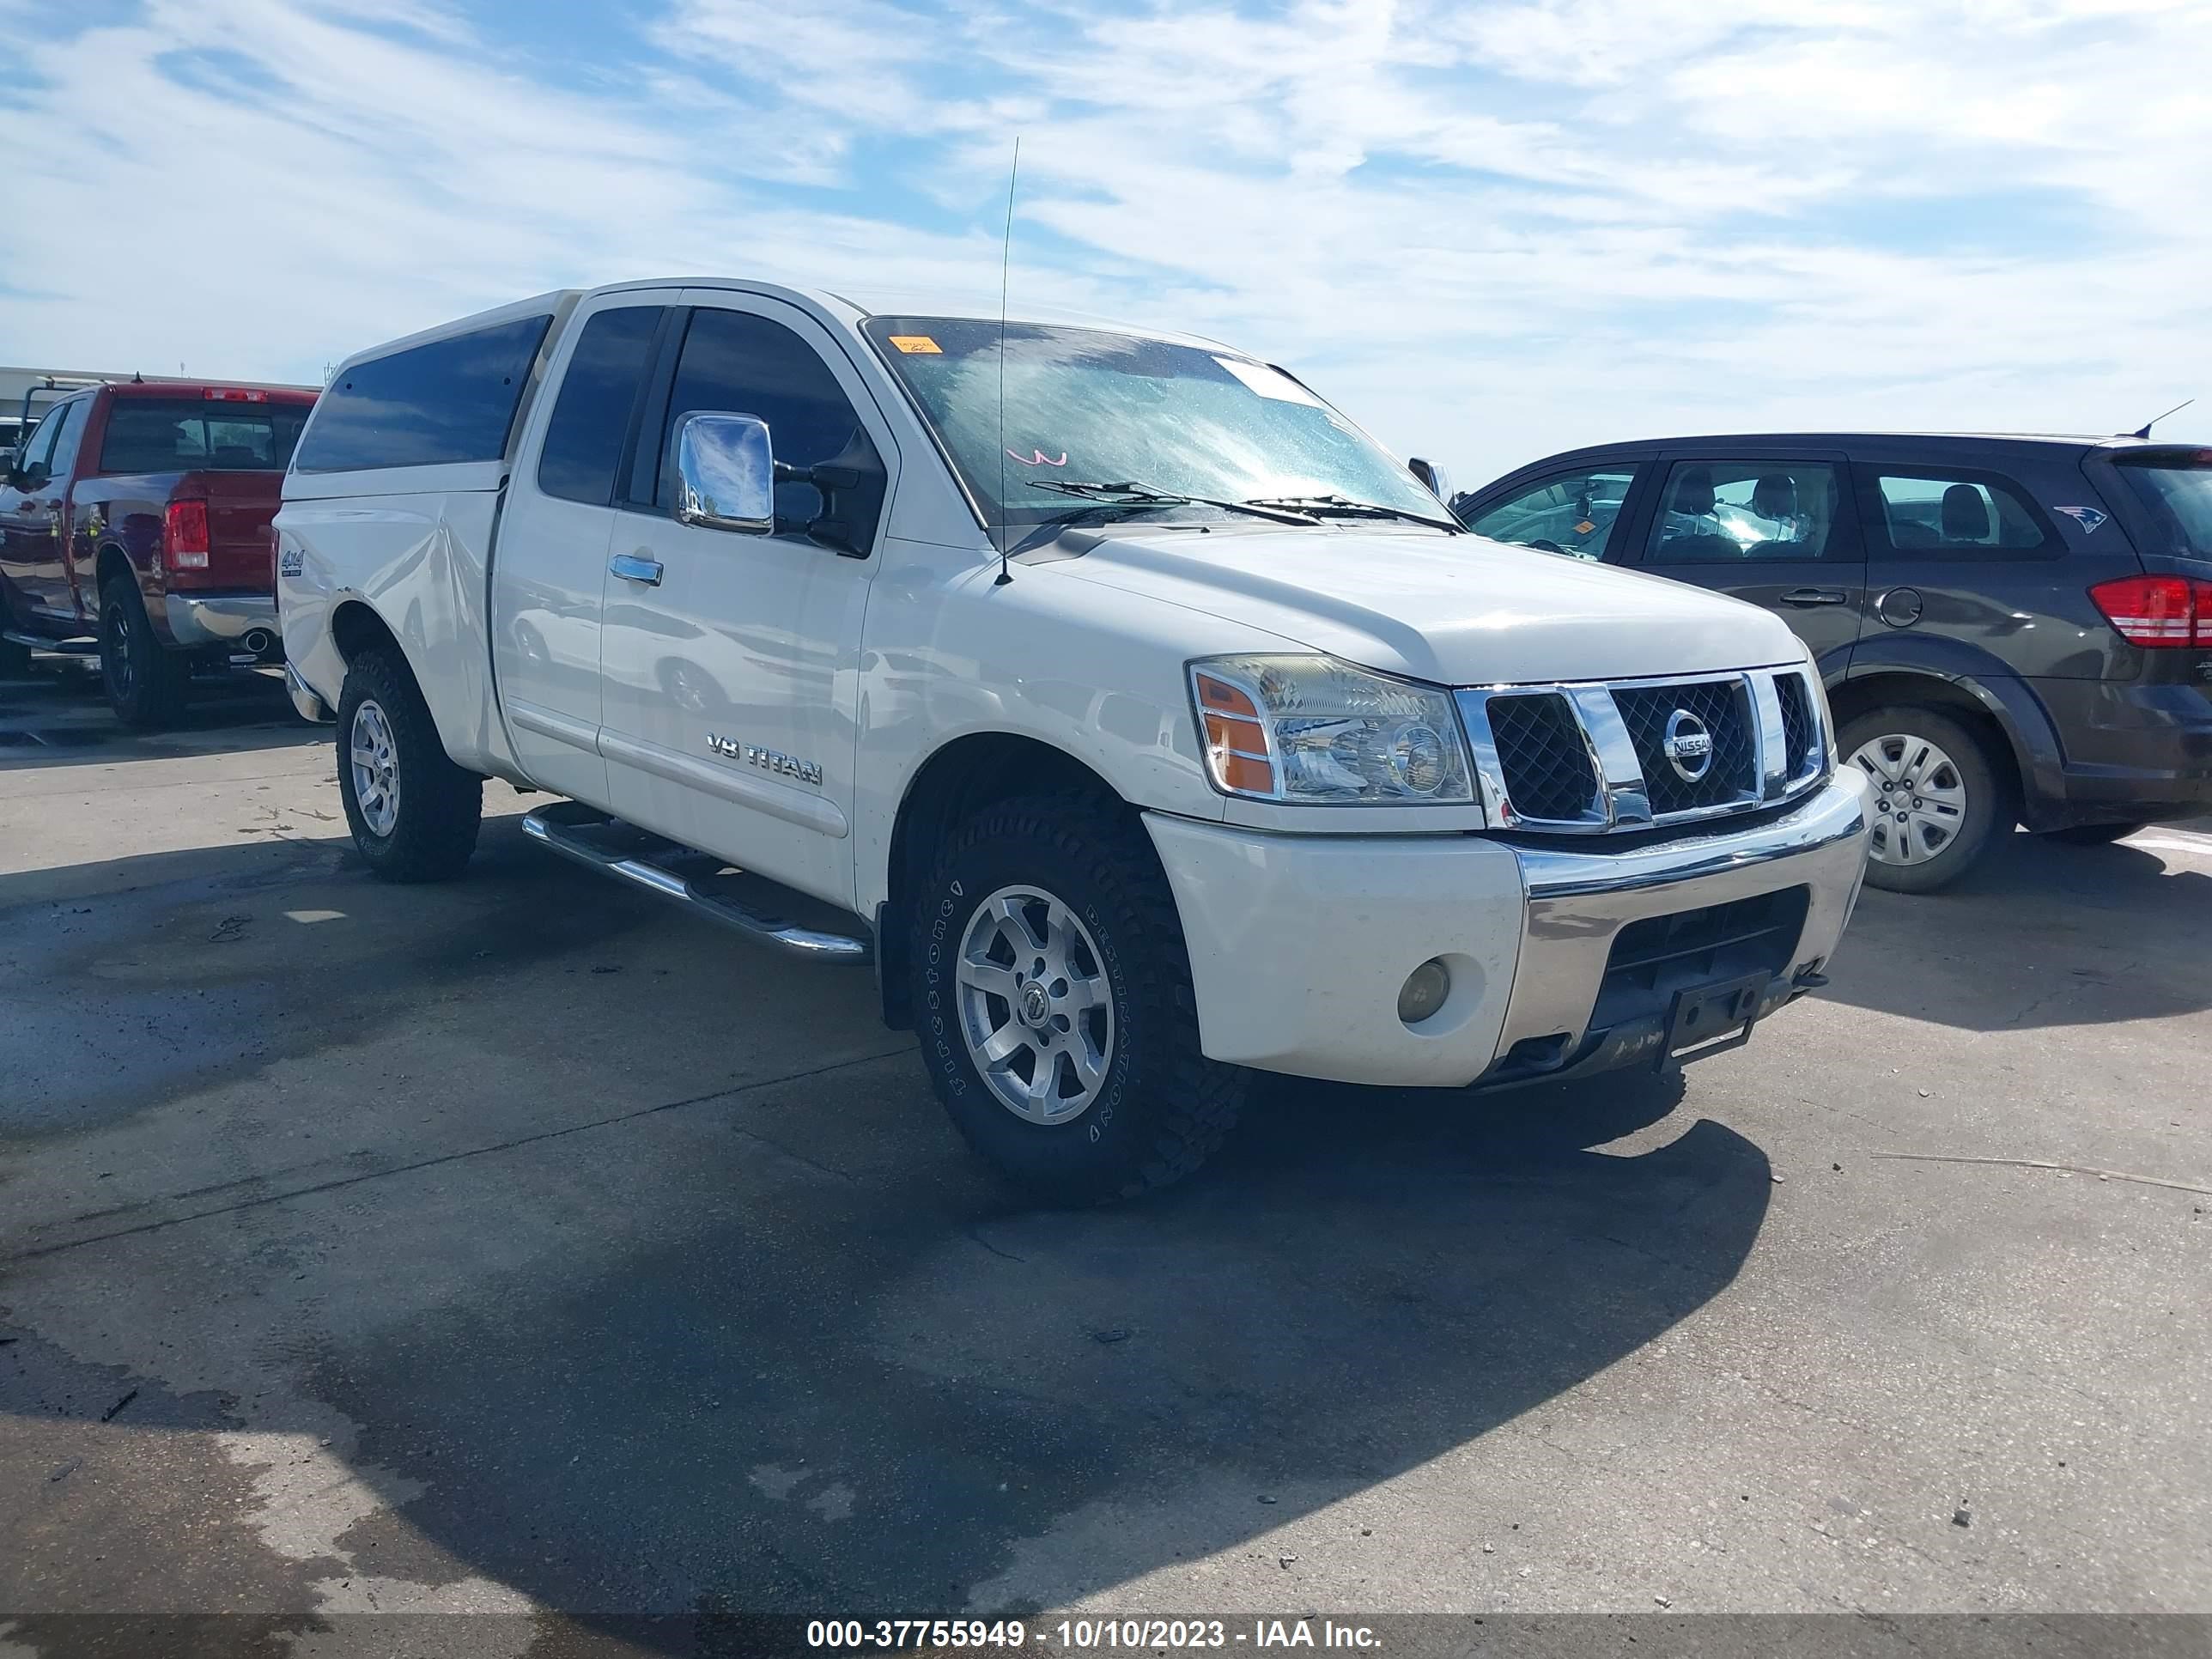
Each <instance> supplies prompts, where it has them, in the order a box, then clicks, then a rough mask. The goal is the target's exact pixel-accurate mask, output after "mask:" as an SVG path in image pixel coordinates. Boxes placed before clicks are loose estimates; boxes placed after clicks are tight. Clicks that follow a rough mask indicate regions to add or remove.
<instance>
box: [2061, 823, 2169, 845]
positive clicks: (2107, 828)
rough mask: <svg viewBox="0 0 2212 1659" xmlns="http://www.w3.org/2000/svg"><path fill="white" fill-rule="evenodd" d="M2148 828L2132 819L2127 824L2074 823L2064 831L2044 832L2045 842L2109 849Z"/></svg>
mask: <svg viewBox="0 0 2212 1659" xmlns="http://www.w3.org/2000/svg"><path fill="white" fill-rule="evenodd" d="M2147 827H2148V826H2147V825H2146V824H2144V823H2142V822H2139V821H2137V820H2135V819H2130V821H2129V822H2127V823H2074V824H2069V825H2068V826H2067V827H2066V828H2065V829H2048V830H2045V832H2044V836H2043V838H2044V839H2045V841H2056V842H2064V843H2065V844H2066V845H2067V846H2069V847H2108V846H2110V845H2111V844H2112V842H2116V841H2118V840H2119V839H2120V838H2121V837H2123V836H2132V835H2133V834H2135V832H2136V830H2138V829H2145V828H2147Z"/></svg>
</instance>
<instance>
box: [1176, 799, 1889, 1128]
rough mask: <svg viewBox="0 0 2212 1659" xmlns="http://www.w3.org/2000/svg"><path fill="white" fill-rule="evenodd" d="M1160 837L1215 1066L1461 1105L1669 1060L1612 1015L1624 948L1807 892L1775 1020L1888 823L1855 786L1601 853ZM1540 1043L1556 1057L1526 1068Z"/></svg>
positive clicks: (1241, 832)
mask: <svg viewBox="0 0 2212 1659" xmlns="http://www.w3.org/2000/svg"><path fill="white" fill-rule="evenodd" d="M1145 823H1146V829H1148V830H1149V831H1150V832H1151V834H1152V842H1153V845H1154V846H1155V848H1158V852H1159V855H1160V862H1161V866H1162V868H1163V869H1164V870H1165V872H1167V877H1168V882H1169V884H1170V887H1171V888H1172V889H1173V890H1174V892H1175V896H1176V908H1177V911H1178V913H1179V915H1181V917H1182V924H1183V940H1184V945H1185V947H1186V949H1187V950H1188V952H1189V960H1190V969H1191V979H1192V986H1193V989H1194V993H1195V994H1196V998H1197V1004H1198V1021H1199V1037H1200V1044H1201V1046H1202V1047H1203V1048H1204V1050H1205V1052H1206V1054H1207V1055H1208V1056H1209V1057H1210V1058H1212V1059H1214V1060H1225V1061H1228V1062H1231V1063H1232V1064H1235V1065H1239V1066H1254V1067H1255V1068H1257V1069H1259V1070H1261V1071H1268V1072H1285V1073H1291V1074H1293V1075H1296V1076H1300V1077H1317V1078H1331V1079H1337V1080H1340V1081H1342V1082H1346V1083H1364V1084H1376V1085H1397V1086H1405V1087H1418V1088H1451V1089H1456V1088H1463V1087H1465V1086H1467V1085H1468V1084H1470V1083H1480V1084H1484V1085H1492V1084H1503V1083H1513V1082H1520V1081H1524V1080H1526V1079H1527V1078H1528V1077H1529V1076H1532V1075H1536V1074H1540V1073H1541V1074H1544V1075H1551V1076H1559V1075H1564V1074H1565V1073H1568V1072H1570V1071H1572V1072H1577V1073H1579V1072H1582V1071H1585V1070H1588V1071H1596V1070H1601V1069H1603V1068H1604V1067H1605V1066H1613V1065H1627V1064H1631V1063H1632V1062H1633V1061H1634V1060H1636V1059H1637V1058H1638V1056H1642V1057H1644V1058H1645V1059H1647V1060H1648V1059H1649V1058H1650V1057H1651V1055H1652V1054H1653V1051H1654V1050H1655V1049H1656V1048H1658V1047H1660V1046H1662V1044H1664V1042H1666V1031H1665V1024H1666V1022H1665V1020H1664V1019H1660V1020H1656V1021H1650V1020H1641V1019H1638V1018H1615V1015H1616V1014H1617V1013H1618V1012H1620V1011H1621V1010H1622V1009H1623V1008H1626V1009H1627V1010H1628V1011H1629V1013H1630V1014H1631V1015H1636V1014H1638V1013H1641V1012H1649V1011H1648V1009H1644V1008H1642V1007H1641V1006H1640V1005H1638V1004H1637V1003H1636V1001H1635V1000H1634V999H1623V998H1621V997H1619V996H1615V997H1612V998H1602V994H1603V993H1604V992H1605V990H1606V987H1607V972H1608V969H1610V968H1611V967H1612V966H1613V962H1612V957H1613V945H1614V943H1615V940H1616V939H1617V938H1618V936H1619V935H1620V932H1621V930H1622V929H1623V928H1625V927H1628V926H1630V925H1631V924H1632V923H1634V922H1636V921H1641V920H1643V919H1644V918H1646V917H1650V916H1672V915H1680V914H1681V913H1683V912H1686V911H1697V910H1702V909H1705V908H1707V907H1710V906H1714V905H1723V904H1728V903H1730V902H1733V901H1735V900H1739V899H1753V900H1755V899H1758V898H1759V897H1760V896H1762V895H1771V894H1784V895H1788V894H1790V893H1791V892H1792V891H1793V890H1796V889H1802V890H1803V908H1802V923H1801V924H1800V925H1798V926H1797V927H1796V928H1795V929H1794V931H1793V932H1792V933H1791V936H1790V937H1789V938H1786V939H1785V938H1782V937H1780V936H1779V935H1776V936H1775V937H1774V938H1773V939H1771V947H1772V949H1771V956H1772V957H1773V958H1774V959H1773V960H1771V961H1769V962H1767V963H1765V964H1764V965H1765V966H1766V967H1767V968H1769V969H1771V972H1772V974H1773V978H1772V981H1771V985H1770V986H1769V987H1768V995H1767V998H1766V1000H1765V1001H1764V1002H1763V1003H1762V1004H1761V1006H1760V1008H1759V1012H1761V1013H1762V1014H1763V1013H1764V1012H1766V1010H1767V1009H1768V1008H1769V1007H1771V1006H1780V1004H1781V1003H1783V1002H1785V1001H1787V1000H1790V997H1791V996H1793V995H1795V994H1797V991H1798V989H1799V987H1800V983H1801V981H1800V975H1801V974H1802V972H1803V971H1804V970H1805V969H1808V968H1814V970H1815V971H1817V968H1816V967H1815V964H1818V963H1823V962H1825V961H1826V959H1827V957H1829V956H1830V955H1831V954H1832V952H1833V951H1834V950H1835V948H1836V940H1837V938H1838V935H1840V934H1841V933H1842V932H1843V930H1844V922H1845V921H1847V920H1848V919H1849V917H1850V912H1851V906H1852V903H1853V902H1854V900H1855V899H1856V898H1857V894H1858V890H1859V883H1860V880H1861V878H1862V876H1863V873H1864V865H1865V860H1866V842H1867V836H1868V832H1869V823H1870V819H1869V814H1868V809H1867V805H1866V781H1865V779H1864V778H1863V776H1862V775H1858V774H1857V773H1856V772H1853V773H1851V774H1850V775H1838V776H1837V777H1835V778H1834V779H1832V780H1831V781H1828V782H1826V783H1824V784H1822V785H1820V787H1817V788H1816V789H1814V790H1813V791H1812V792H1811V793H1810V794H1809V795H1808V797H1807V799H1803V800H1802V801H1800V802H1798V803H1797V804H1796V805H1794V806H1791V807H1789V808H1787V809H1784V811H1781V812H1779V813H1778V814H1775V815H1771V816H1769V815H1763V821H1762V822H1760V823H1757V824H1753V825H1749V826H1741V827H1737V828H1734V829H1720V830H1714V831H1711V832H1710V833H1705V834H1700V835H1692V836H1682V835H1678V836H1672V837H1669V838H1668V839H1665V840H1660V841H1654V842H1649V843H1648V844H1646V845H1644V846H1641V847H1634V848H1613V849H1610V850H1607V848H1605V847H1604V846H1603V844H1602V841H1601V838H1598V837H1590V838H1587V839H1580V838H1578V839H1575V840H1573V841H1569V840H1567V839H1566V838H1565V837H1561V838H1559V839H1556V840H1553V841H1552V842H1550V843H1549V844H1548V845H1545V846H1542V847H1538V846H1534V845H1530V844H1528V842H1522V841H1514V840H1509V839H1507V838H1506V837H1504V836H1494V835H1434V834H1432V835H1376V836H1364V835H1279V834H1268V833H1266V832H1264V831H1259V830H1253V829H1244V828H1242V827H1239V826H1237V825H1234V824H1225V823H1200V822H1197V821H1194V820H1192V819H1188V818H1180V817H1170V816H1169V815H1167V814H1164V813H1158V812H1152V813H1147V814H1146V817H1145ZM1784 902H1785V903H1786V904H1790V905H1794V904H1795V903H1796V900H1795V899H1789V900H1786V901H1784ZM1770 931H1771V930H1770ZM1785 953H1786V954H1785ZM1431 957H1434V958H1437V959H1440V960H1441V961H1443V963H1445V964H1446V966H1447V967H1448V968H1449V971H1450V975H1451V991H1450V994H1449V1000H1448V1001H1447V1002H1446V1003H1445V1005H1444V1006H1443V1009H1442V1010H1440V1011H1439V1012H1437V1013H1436V1014H1435V1015H1433V1016H1431V1018H1428V1019H1426V1020H1424V1021H1422V1022H1421V1023H1420V1024H1418V1025H1408V1024H1406V1023H1405V1022H1404V1021H1403V1020H1401V1018H1399V1017H1398V992H1399V988H1400V987H1401V986H1402V985H1403V984H1404V982H1405V981H1406V977H1407V975H1408V974H1409V973H1410V972H1412V971H1413V969H1415V968H1416V967H1417V966H1419V964H1420V963H1423V962H1424V961H1425V960H1426V959H1429V958H1431ZM1728 976H1729V974H1728V973H1724V972H1723V970H1721V969H1715V970H1714V972H1713V973H1712V974H1711V975H1708V977H1710V978H1713V979H1720V978H1723V977H1728ZM1809 982H1810V981H1809V979H1808V980H1805V981H1802V983H1809ZM1601 1001H1602V1006H1601ZM1601 1021H1602V1022H1604V1023H1602V1024H1601ZM1545 1039H1552V1040H1553V1041H1551V1042H1549V1043H1548V1045H1547V1047H1546V1048H1545V1053H1544V1054H1543V1055H1542V1056H1541V1062H1532V1061H1531V1059H1530V1052H1531V1051H1533V1050H1534V1048H1537V1047H1538V1046H1540V1044H1541V1040H1545ZM1523 1040H1535V1041H1533V1042H1531V1044H1530V1050H1528V1051H1523V1052H1522V1054H1517V1055H1516V1054H1515V1053H1514V1052H1513V1051H1514V1047H1515V1045H1516V1043H1519V1042H1522V1041H1523Z"/></svg>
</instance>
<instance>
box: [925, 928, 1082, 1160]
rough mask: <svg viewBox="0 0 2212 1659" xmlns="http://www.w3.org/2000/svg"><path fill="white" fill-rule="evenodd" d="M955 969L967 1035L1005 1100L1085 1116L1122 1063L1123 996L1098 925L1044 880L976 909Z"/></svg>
mask: <svg viewBox="0 0 2212 1659" xmlns="http://www.w3.org/2000/svg"><path fill="white" fill-rule="evenodd" d="M955 976H956V980H957V984H958V987H959V1002H960V1034H961V1036H962V1037H963V1040H964V1041H965V1042H966V1043H967V1045H968V1054H969V1059H970V1060H973V1061H974V1062H975V1070H976V1072H977V1073H978V1074H979V1075H980V1076H981V1078H982V1079H983V1082H984V1084H985V1085H986V1086H987V1087H988V1088H989V1089H990V1091H991V1092H992V1094H993V1095H994V1096H995V1097H997V1099H998V1102H999V1103H1000V1105H1002V1106H1004V1107H1005V1108H1006V1109H1007V1110H1008V1111H1010V1112H1012V1113H1013V1114H1014V1115H1015V1116H1017V1117H1019V1118H1023V1119H1025V1120H1026V1121H1029V1122H1031V1123H1036V1124H1042V1125H1048V1126H1049V1125H1055V1124H1061V1123H1066V1122H1069V1121H1072V1120H1073V1119H1075V1118H1077V1117H1079V1116H1081V1115H1083V1113H1084V1112H1085V1111H1086V1110H1088V1109H1090V1106H1091V1103H1092V1102H1093V1101H1095V1100H1096V1099H1097V1097H1098V1094H1099V1091H1101V1090H1102V1089H1103V1088H1104V1087H1105V1085H1106V1078H1107V1074H1108V1073H1109V1071H1110V1070H1111V1068H1112V1066H1113V1061H1114V995H1113V987H1111V985H1110V984H1109V982H1108V981H1107V977H1106V968H1105V963H1104V960H1103V957H1100V955H1099V954H1098V945H1097V941H1096V940H1095V939H1092V938H1091V931H1090V929H1089V928H1087V927H1085V926H1084V925H1083V922H1082V921H1081V920H1080V919H1079V917H1078V916H1077V915H1075V913H1074V912H1073V911H1072V910H1070V909H1069V908H1067V906H1066V905H1065V904H1063V903H1061V902H1060V900H1058V899H1056V898H1054V896H1052V895H1051V894H1049V893H1047V892H1045V891H1043V890H1041V889H1039V888H1036V887H1030V886H1014V887H1002V888H1000V890H998V891H997V892H995V893H993V894H992V895H991V896H989V897H988V898H987V899H985V900H984V901H983V902H981V904H979V905H978V906H976V907H975V912H974V914H973V915H971V916H970V917H969V922H968V927H967V930H966V932H965V933H964V934H963V937H962V939H961V941H960V955H959V960H958V963H957V967H956V970H955Z"/></svg>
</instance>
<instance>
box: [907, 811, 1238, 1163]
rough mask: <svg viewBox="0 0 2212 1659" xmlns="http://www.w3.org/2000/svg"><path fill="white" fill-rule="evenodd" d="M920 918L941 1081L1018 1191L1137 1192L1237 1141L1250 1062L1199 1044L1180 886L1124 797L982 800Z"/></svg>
mask: <svg viewBox="0 0 2212 1659" xmlns="http://www.w3.org/2000/svg"><path fill="white" fill-rule="evenodd" d="M913 927H914V936H913V941H912V945H911V947H910V951H909V955H908V960H909V962H910V963H912V968H911V972H912V975H913V1006H914V1010H915V1029H916V1031H917V1033H918V1034H919V1036H920V1037H921V1053H922V1060H923V1063H924V1064H925V1065H926V1066H927V1068H928V1071H929V1078H930V1082H931V1084H932V1085H933V1086H934V1087H935V1089H936V1091H937V1097H938V1098H939V1100H940V1101H941V1102H943V1103H944V1105H945V1111H946V1112H947V1114H949V1115H951V1119H952V1121H953V1124H954V1126H955V1127H957V1128H958V1130H959V1131H960V1133H961V1135H962V1136H963V1138H964V1139H966V1140H967V1142H968V1144H969V1146H971V1147H973V1148H974V1149H975V1151H976V1152H978V1153H979V1154H981V1156H982V1158H984V1159H985V1160H986V1161H987V1162H988V1163H989V1164H992V1165H993V1166H994V1168H996V1169H997V1170H999V1172H1000V1174H1001V1175H1002V1176H1005V1177H1006V1179H1007V1180H1008V1181H1009V1182H1012V1184H1013V1185H1015V1186H1016V1187H1018V1188H1021V1189H1022V1190H1023V1191H1024V1192H1025V1193H1026V1194H1029V1195H1030V1196H1031V1197H1034V1198H1036V1199H1040V1200H1043V1201H1046V1202H1048V1203H1055V1204H1092V1203H1099V1202H1103V1201H1104V1200H1110V1199H1115V1198H1133V1197H1135V1196H1137V1195H1138V1194H1141V1193H1145V1192H1148V1191H1151V1190H1152V1189H1154V1188H1160V1187H1164V1186H1167V1185H1169V1184H1170V1183H1171V1182H1176V1181H1179V1180H1181V1179H1182V1178H1183V1177H1184V1176H1188V1175H1189V1174H1190V1173H1191V1172H1192V1171H1193V1170H1196V1169H1197V1168H1198V1166H1199V1165H1200V1164H1201V1163H1203V1162H1204V1161H1205V1160H1206V1158H1207V1157H1208V1156H1209V1155H1210V1154H1211V1153H1212V1152H1214V1151H1215V1150H1216V1149H1217V1148H1218V1146H1220V1145H1221V1143H1222V1141H1223V1140H1224V1139H1226V1137H1227V1136H1228V1134H1229V1132H1230V1130H1231V1127H1233V1126H1234V1125H1235V1123H1236V1121H1237V1109H1238V1108H1239V1107H1240V1106H1241V1105H1242V1103H1243V1098H1244V1095H1245V1092H1246V1089H1247V1086H1248V1079H1249V1073H1246V1072H1245V1071H1243V1069H1242V1068H1241V1067H1237V1066H1225V1065H1222V1064H1220V1063H1219V1062H1218V1061H1215V1060H1208V1059H1206V1056H1205V1055H1204V1054H1202V1053H1200V1049H1199V1042H1198V1015H1197V1010H1196V1004H1195V1000H1194V997H1193V995H1192V992H1191V983H1190V965H1189V957H1188V953H1187V952H1186V951H1185V949H1184V945H1183V937H1182V921H1181V919H1180V918H1179V917H1178V915H1176V907H1175V898H1174V895H1173V894H1172V893H1171V892H1170V890H1169V889H1168V884H1167V878H1166V876H1165V875H1164V873H1163V872H1161V870H1160V867H1159V860H1158V857H1157V855H1156V854H1154V853H1153V851H1152V846H1151V844H1150V842H1148V841H1147V840H1146V836H1145V835H1144V832H1143V830H1142V829H1140V828H1139V827H1138V826H1137V825H1135V824H1134V823H1131V822H1130V821H1129V819H1128V818H1127V817H1126V816H1125V815H1124V814H1123V813H1121V811H1118V810H1116V806H1115V804H1113V803H1109V802H1106V801H1102V800H1098V799H1085V798H1082V797H1073V798H1071V797H1048V798H1039V799H1022V800H1012V801H1006V802H1001V803H1000V804H998V805H993V806H989V807H987V808H985V809H984V810H983V811H982V812H981V813H980V814H979V815H978V816H977V817H975V818H973V819H972V820H970V821H969V823H967V824H965V825H964V826H963V827H962V828H961V829H959V830H957V832H956V834H955V835H954V836H953V838H952V839H951V842H950V843H949V844H948V845H947V846H946V848H945V851H944V853H943V854H942V856H941V857H940V858H939V860H938V863H937V867H936V868H935V870H933V872H931V873H930V875H929V877H928V878H927V881H925V882H924V884H922V887H921V891H920V892H919V893H918V894H917V895H916V897H915V908H914V921H913ZM1040 963H1043V964H1045V966H1044V967H1043V968H1042V970H1041V971H1040V970H1039V964H1040ZM986 987H998V988H996V989H992V988H986ZM986 1068H987V1069H988V1070H989V1071H990V1072H991V1073H992V1075H991V1076H990V1077H988V1078H987V1077H986V1076H985V1074H984V1073H985V1069H986ZM1047 1068H1048V1077H1049V1081H1048V1082H1046V1083H1041V1082H1040V1081H1039V1079H1040V1077H1041V1076H1042V1075H1045V1073H1046V1071H1047Z"/></svg>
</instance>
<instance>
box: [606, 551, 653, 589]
mask: <svg viewBox="0 0 2212 1659" xmlns="http://www.w3.org/2000/svg"><path fill="white" fill-rule="evenodd" d="M607 568H608V569H610V570H611V571H613V572H614V574H616V575H617V576H620V577H621V578H622V579H623V580H624V581H626V582H643V583H644V584H645V585H646V586H647V587H658V586H660V561H659V560H658V559H646V558H641V557H639V556H637V555H636V554H635V553H617V554H616V555H615V556H614V557H612V558H611V559H609V560H608V561H607Z"/></svg>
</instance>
